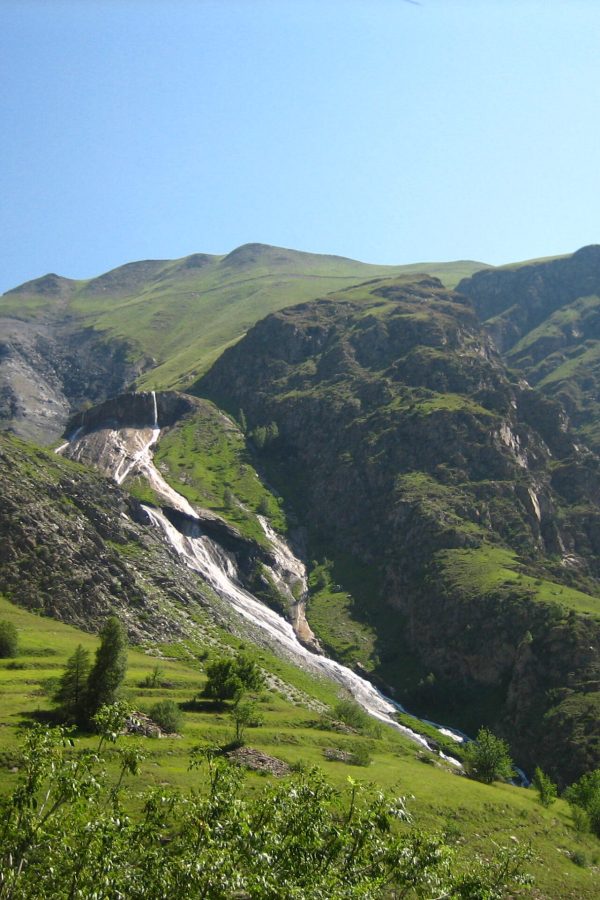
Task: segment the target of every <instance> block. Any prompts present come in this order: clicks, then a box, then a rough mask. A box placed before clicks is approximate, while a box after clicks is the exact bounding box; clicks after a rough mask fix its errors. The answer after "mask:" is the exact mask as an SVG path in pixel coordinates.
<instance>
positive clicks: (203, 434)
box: [128, 401, 286, 544]
mask: <svg viewBox="0 0 600 900" xmlns="http://www.w3.org/2000/svg"><path fill="white" fill-rule="evenodd" d="M154 462H155V464H156V465H157V466H158V468H159V469H160V471H161V473H162V474H163V476H164V477H165V479H166V480H167V481H168V482H170V483H171V485H172V486H173V487H174V488H175V489H176V490H177V491H179V493H181V494H183V495H184V496H185V497H186V498H187V499H188V500H189V501H190V502H191V503H195V504H197V505H199V506H201V507H203V508H205V509H210V510H214V511H215V512H216V513H218V514H219V515H221V516H222V517H223V518H224V519H226V520H227V521H228V522H230V523H231V524H232V525H234V526H235V527H236V528H238V529H239V530H240V531H241V532H242V534H243V535H245V536H246V537H249V538H253V539H254V540H256V541H258V542H259V543H262V544H264V543H265V541H266V538H265V535H264V532H263V530H262V528H261V526H260V523H259V522H258V520H257V518H256V514H257V513H259V512H265V511H267V510H268V512H267V515H268V518H269V519H270V521H271V523H272V525H273V527H274V528H275V529H276V530H277V531H279V532H283V533H285V531H286V520H285V514H284V512H283V509H282V507H281V506H280V504H279V503H278V501H277V499H276V498H275V497H274V495H273V494H272V493H271V492H270V491H269V490H268V489H267V487H265V485H264V484H263V482H262V481H261V479H260V478H259V477H258V476H257V474H256V471H255V469H254V465H253V463H254V460H253V459H252V456H251V453H250V451H249V450H248V448H247V446H246V441H245V438H244V436H243V434H242V433H241V432H240V431H239V429H238V427H237V426H236V425H234V423H233V422H231V421H230V420H229V419H228V418H227V417H226V416H225V415H224V414H223V413H222V412H220V411H219V410H218V409H217V408H216V407H215V406H213V405H212V403H209V402H208V401H204V402H203V404H202V405H201V406H200V407H199V408H198V410H197V411H195V412H194V413H193V414H192V415H191V416H187V417H186V418H184V419H182V420H180V421H179V422H178V423H177V424H176V425H175V426H174V427H173V428H170V429H168V430H167V431H165V432H163V433H162V434H161V438H160V443H159V445H158V447H157V449H156V451H155V454H154ZM128 486H129V485H128ZM136 491H137V493H136ZM133 492H134V493H136V495H137V496H139V494H140V492H143V488H141V487H136V486H135V485H134V490H133ZM142 499H143V498H142Z"/></svg>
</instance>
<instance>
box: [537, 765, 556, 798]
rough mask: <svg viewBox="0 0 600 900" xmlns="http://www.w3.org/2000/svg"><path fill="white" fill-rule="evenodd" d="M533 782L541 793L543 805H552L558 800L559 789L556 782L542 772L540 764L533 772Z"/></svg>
mask: <svg viewBox="0 0 600 900" xmlns="http://www.w3.org/2000/svg"><path fill="white" fill-rule="evenodd" d="M532 784H533V786H534V788H535V789H536V791H537V792H538V794H539V798H540V803H541V804H542V806H545V807H548V806H552V804H553V803H554V802H555V801H556V798H557V796H558V791H557V789H556V785H555V784H554V782H553V781H552V780H551V779H550V778H549V777H548V776H547V775H546V774H545V773H544V772H542V770H541V769H540V767H539V766H537V767H536V770H535V772H534V773H533V781H532Z"/></svg>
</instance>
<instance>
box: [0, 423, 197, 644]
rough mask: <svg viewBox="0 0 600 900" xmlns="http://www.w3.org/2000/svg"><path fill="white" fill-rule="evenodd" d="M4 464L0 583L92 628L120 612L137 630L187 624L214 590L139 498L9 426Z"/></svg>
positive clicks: (158, 631)
mask: <svg viewBox="0 0 600 900" xmlns="http://www.w3.org/2000/svg"><path fill="white" fill-rule="evenodd" d="M0 468H1V472H2V495H1V498H0V537H1V540H0V592H2V593H3V594H5V595H6V596H7V597H8V598H10V599H11V600H13V601H14V602H16V603H19V604H20V605H22V606H25V607H27V608H30V609H35V610H38V611H39V612H40V613H43V614H45V615H52V616H55V617H56V618H58V619H62V621H65V622H70V623H71V624H75V625H78V626H79V627H81V628H84V629H85V630H87V631H96V630H98V627H99V625H100V624H101V623H102V621H103V620H104V619H105V617H106V616H107V615H109V614H111V613H112V612H116V613H118V614H119V615H120V616H122V617H123V618H124V620H125V621H126V622H127V625H128V629H129V631H130V635H131V636H132V638H134V639H137V640H142V639H144V638H153V639H154V640H169V639H170V638H173V637H175V636H178V635H182V634H185V632H186V630H187V629H189V628H190V627H191V622H192V619H193V618H194V617H195V616H198V615H200V610H201V607H203V606H206V605H207V604H208V600H207V595H206V594H205V593H204V592H203V590H202V585H201V584H200V582H199V581H198V579H196V578H194V577H193V576H192V575H191V573H187V572H186V571H185V570H183V569H181V567H179V566H178V565H177V563H176V560H175V559H174V558H173V557H172V556H171V555H170V554H169V553H168V552H167V551H166V548H165V546H164V543H163V541H161V540H160V539H159V536H158V535H156V534H155V533H154V531H153V530H152V529H148V528H145V527H144V525H143V524H142V521H143V515H142V514H141V511H140V506H139V504H138V503H137V501H136V500H134V499H133V498H132V497H130V496H129V495H128V494H127V493H125V492H124V491H122V490H121V489H120V488H119V487H117V485H116V484H114V483H112V482H110V481H108V480H107V479H106V478H103V477H102V476H101V475H96V474H94V473H93V472H90V471H87V470H85V469H84V468H83V467H82V466H79V465H77V464H75V463H72V462H70V461H68V460H63V459H61V458H60V457H58V456H56V455H55V454H52V453H50V452H48V451H45V450H41V449H36V448H33V447H31V446H29V445H27V444H25V443H23V442H22V441H20V440H18V439H16V438H11V437H9V436H0ZM190 615H191V617H192V619H190Z"/></svg>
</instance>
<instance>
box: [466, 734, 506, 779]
mask: <svg viewBox="0 0 600 900" xmlns="http://www.w3.org/2000/svg"><path fill="white" fill-rule="evenodd" d="M463 756H464V760H463V761H464V766H465V769H466V770H467V773H468V774H469V775H470V776H471V777H472V778H475V779H476V780H477V781H483V783H484V784H491V783H492V782H493V781H506V780H509V779H510V778H512V776H513V774H514V768H513V764H512V760H511V758H510V752H509V748H508V744H507V743H506V741H504V740H502V738H499V737H496V735H495V734H492V732H491V731H489V730H488V729H487V728H480V729H479V731H478V733H477V738H476V740H474V741H472V742H471V743H469V744H467V745H466V747H465V748H464V751H463Z"/></svg>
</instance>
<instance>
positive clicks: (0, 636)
mask: <svg viewBox="0 0 600 900" xmlns="http://www.w3.org/2000/svg"><path fill="white" fill-rule="evenodd" d="M18 650H19V633H18V631H17V629H16V628H15V626H14V625H13V623H12V622H7V621H6V620H5V619H2V621H0V659H9V658H11V657H13V656H16V655H17V652H18Z"/></svg>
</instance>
